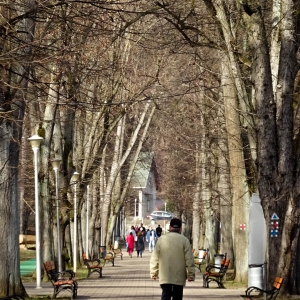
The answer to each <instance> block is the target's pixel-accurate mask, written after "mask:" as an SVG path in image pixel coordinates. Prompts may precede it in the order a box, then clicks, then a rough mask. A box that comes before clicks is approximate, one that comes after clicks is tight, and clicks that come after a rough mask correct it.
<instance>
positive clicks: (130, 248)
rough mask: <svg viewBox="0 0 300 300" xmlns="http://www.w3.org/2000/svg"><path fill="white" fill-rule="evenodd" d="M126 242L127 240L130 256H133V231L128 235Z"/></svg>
mask: <svg viewBox="0 0 300 300" xmlns="http://www.w3.org/2000/svg"><path fill="white" fill-rule="evenodd" d="M126 242H127V251H128V254H129V256H130V257H132V252H133V249H134V236H133V234H132V232H130V233H129V234H128V235H127V237H126Z"/></svg>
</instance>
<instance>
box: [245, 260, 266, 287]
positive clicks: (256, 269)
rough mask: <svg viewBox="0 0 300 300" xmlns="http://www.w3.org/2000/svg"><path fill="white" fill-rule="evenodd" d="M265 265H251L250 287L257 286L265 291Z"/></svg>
mask: <svg viewBox="0 0 300 300" xmlns="http://www.w3.org/2000/svg"><path fill="white" fill-rule="evenodd" d="M264 279H265V263H264V264H251V265H249V269H248V287H250V286H256V287H258V288H260V289H265V280H264Z"/></svg>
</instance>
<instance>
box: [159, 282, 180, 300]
mask: <svg viewBox="0 0 300 300" xmlns="http://www.w3.org/2000/svg"><path fill="white" fill-rule="evenodd" d="M160 287H161V289H162V295H161V300H171V299H172V300H182V295H183V285H176V284H161V285H160Z"/></svg>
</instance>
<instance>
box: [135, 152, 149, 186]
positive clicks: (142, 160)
mask: <svg viewBox="0 0 300 300" xmlns="http://www.w3.org/2000/svg"><path fill="white" fill-rule="evenodd" d="M153 157H154V153H153V152H140V154H139V157H138V160H137V162H136V164H135V168H134V171H133V175H132V181H131V182H132V187H133V188H140V189H145V188H146V186H147V182H148V178H149V174H150V172H151V168H152V162H153Z"/></svg>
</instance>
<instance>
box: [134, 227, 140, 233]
mask: <svg viewBox="0 0 300 300" xmlns="http://www.w3.org/2000/svg"><path fill="white" fill-rule="evenodd" d="M138 232H139V226H137V225H135V233H136V234H137V233H138Z"/></svg>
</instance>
